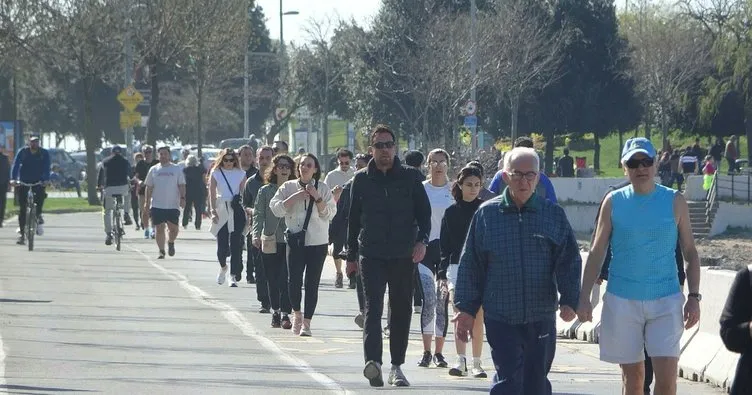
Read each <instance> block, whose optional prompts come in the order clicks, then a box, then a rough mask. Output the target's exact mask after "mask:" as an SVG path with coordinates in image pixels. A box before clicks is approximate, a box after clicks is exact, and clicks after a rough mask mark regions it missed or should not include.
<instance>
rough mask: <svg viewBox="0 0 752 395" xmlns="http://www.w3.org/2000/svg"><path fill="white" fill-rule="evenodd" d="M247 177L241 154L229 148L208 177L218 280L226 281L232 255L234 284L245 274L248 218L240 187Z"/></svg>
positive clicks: (220, 282) (220, 281)
mask: <svg viewBox="0 0 752 395" xmlns="http://www.w3.org/2000/svg"><path fill="white" fill-rule="evenodd" d="M245 178H246V177H245V171H243V170H242V169H241V168H240V162H239V161H238V156H237V155H236V154H235V152H234V151H233V150H232V149H229V148H227V149H225V150H223V151H222V152H221V153H220V155H219V157H218V158H217V160H216V161H215V162H214V165H213V166H212V171H211V175H210V177H209V205H210V206H209V207H210V208H211V219H212V226H211V229H210V231H211V233H212V234H213V235H214V237H216V238H217V259H218V260H219V266H220V269H219V275H218V276H217V284H220V285H222V284H224V282H225V278H226V277H227V257H228V256H229V257H230V286H231V287H237V286H238V281H240V278H241V275H242V274H243V230H244V229H245V222H246V218H245V210H243V205H242V204H241V197H240V191H242V190H243V185H245ZM197 215H198V214H197Z"/></svg>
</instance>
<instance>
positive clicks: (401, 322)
mask: <svg viewBox="0 0 752 395" xmlns="http://www.w3.org/2000/svg"><path fill="white" fill-rule="evenodd" d="M360 275H361V277H362V281H363V294H364V296H365V309H364V310H365V311H364V313H365V324H364V327H363V350H364V353H365V360H366V362H368V361H375V362H378V363H380V364H382V363H383V362H382V354H383V347H384V346H383V339H382V336H381V317H382V315H383V314H384V292H386V286H387V284H389V308H390V309H391V312H392V316H391V319H390V322H389V352H390V353H391V357H392V365H397V366H399V365H402V364H403V363H405V353H406V352H407V341H408V337H409V336H410V319H411V318H412V315H413V306H412V302H413V285H414V281H415V264H414V263H413V260H412V258H411V257H406V258H400V259H390V260H382V259H371V258H365V257H360Z"/></svg>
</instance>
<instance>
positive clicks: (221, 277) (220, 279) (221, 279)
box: [217, 265, 228, 285]
mask: <svg viewBox="0 0 752 395" xmlns="http://www.w3.org/2000/svg"><path fill="white" fill-rule="evenodd" d="M227 270H228V268H227V265H224V266H222V267H221V268H220V269H219V274H217V284H219V285H222V284H224V283H225V279H227Z"/></svg>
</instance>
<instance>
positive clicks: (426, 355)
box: [390, 351, 431, 384]
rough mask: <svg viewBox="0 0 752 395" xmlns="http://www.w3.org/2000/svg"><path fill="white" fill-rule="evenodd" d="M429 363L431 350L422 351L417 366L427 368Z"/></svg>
mask: <svg viewBox="0 0 752 395" xmlns="http://www.w3.org/2000/svg"><path fill="white" fill-rule="evenodd" d="M429 365H431V352H430V351H423V357H422V358H421V359H420V361H419V362H418V366H420V367H421V368H427V367H428V366H429ZM390 384H391V383H390Z"/></svg>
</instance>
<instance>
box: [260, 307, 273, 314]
mask: <svg viewBox="0 0 752 395" xmlns="http://www.w3.org/2000/svg"><path fill="white" fill-rule="evenodd" d="M271 312H272V311H271V310H269V308H268V307H264V306H261V308H260V309H259V313H260V314H269V313H271Z"/></svg>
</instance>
